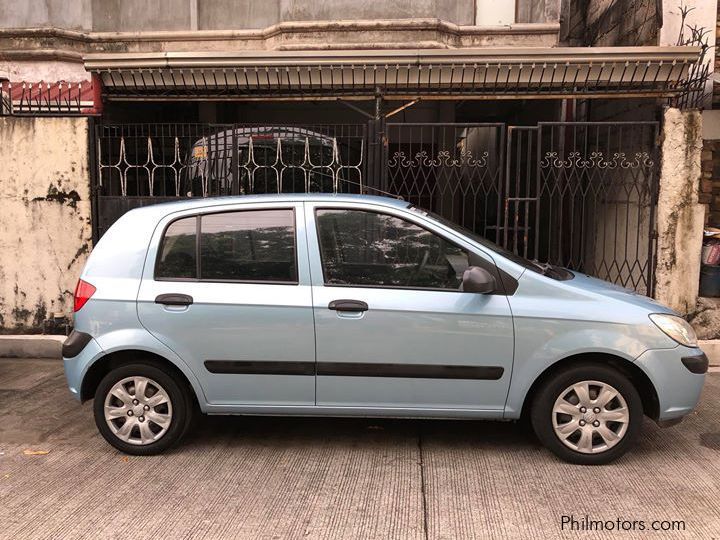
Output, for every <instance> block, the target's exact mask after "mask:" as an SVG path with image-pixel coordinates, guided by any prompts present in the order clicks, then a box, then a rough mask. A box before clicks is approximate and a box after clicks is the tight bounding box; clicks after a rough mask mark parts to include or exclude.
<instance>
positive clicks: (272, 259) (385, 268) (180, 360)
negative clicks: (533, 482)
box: [63, 194, 708, 464]
mask: <svg viewBox="0 0 720 540" xmlns="http://www.w3.org/2000/svg"><path fill="white" fill-rule="evenodd" d="M63 356H64V362H65V372H66V375H67V381H68V384H69V386H70V391H71V392H72V393H73V394H74V395H75V397H76V398H77V399H79V400H81V401H84V400H88V399H93V398H94V400H95V403H94V412H95V420H96V423H97V426H98V428H99V430H100V433H101V434H102V435H103V436H104V437H105V439H107V441H108V442H109V443H110V444H112V445H113V446H115V447H116V448H118V449H120V450H122V451H124V452H127V453H130V454H141V455H146V454H154V453H158V452H161V451H163V450H165V449H167V448H168V447H170V446H171V445H173V444H175V443H177V442H178V441H179V440H180V439H181V437H182V436H183V434H184V433H185V432H186V431H187V430H188V428H189V426H190V423H191V422H190V421H191V419H192V417H193V415H194V414H196V412H197V411H198V410H199V411H201V412H203V413H206V414H253V415H306V416H309V415H318V416H368V417H369V416H388V417H423V418H478V419H494V420H517V419H520V418H522V417H527V418H528V419H529V420H530V421H531V423H532V426H533V428H534V430H535V432H536V433H537V436H538V437H539V439H540V440H541V441H542V443H544V444H545V445H546V446H547V447H548V448H549V449H550V450H551V451H553V452H554V453H555V454H556V455H558V456H559V457H561V458H563V459H565V460H567V461H571V462H575V463H583V464H598V463H606V462H609V461H611V460H613V459H615V458H617V457H619V456H620V455H622V454H623V453H624V452H625V451H626V450H627V449H628V448H629V447H630V446H631V445H632V442H633V440H634V439H635V438H636V437H637V435H638V433H639V431H640V428H641V425H642V417H643V415H647V416H649V417H650V418H652V419H654V420H656V421H658V422H660V423H665V424H667V423H673V422H674V421H679V420H680V419H681V418H682V417H683V416H684V415H686V414H688V413H689V412H690V411H692V410H693V408H694V407H695V406H696V404H697V402H698V399H699V396H700V391H701V389H702V386H703V382H704V379H705V375H704V374H705V372H706V371H707V366H708V361H707V358H706V356H705V355H704V354H703V352H702V351H701V350H700V349H699V348H698V346H697V341H696V338H695V334H694V332H693V330H692V328H691V327H690V326H689V325H688V323H687V322H685V321H684V320H683V319H682V318H680V317H678V316H677V315H676V314H674V313H673V312H672V311H671V310H670V309H668V308H666V307H664V306H662V305H659V304H657V303H656V302H654V301H653V300H651V299H649V298H646V297H643V296H640V295H638V294H635V293H633V292H631V291H628V290H625V289H621V288H619V287H617V286H614V285H611V284H608V283H606V282H603V281H600V280H598V279H594V278H591V277H589V276H586V275H583V274H580V273H577V272H571V271H568V270H566V269H562V268H557V267H552V266H546V265H540V264H537V263H533V262H530V261H528V260H525V259H523V258H520V257H518V256H517V255H514V254H512V253H509V252H506V251H504V250H502V249H501V248H499V247H498V246H496V245H494V244H492V243H490V242H488V241H486V240H484V239H483V238H480V237H478V236H475V235H474V234H473V233H472V232H470V231H468V230H465V229H463V228H461V227H459V226H457V225H455V224H453V223H450V222H447V221H445V220H444V219H442V218H440V217H438V216H435V215H433V214H431V213H430V212H427V211H425V210H422V209H421V208H417V207H414V206H412V205H410V204H408V203H407V202H404V201H400V200H395V199H391V198H384V197H371V196H361V195H355V196H353V195H320V194H299V195H277V196H244V197H231V198H228V197H225V198H217V199H199V200H198V199H195V200H187V201H183V202H177V203H169V204H158V205H154V206H150V207H145V208H141V209H137V210H132V211H131V212H128V213H127V214H125V215H124V216H123V217H122V218H120V219H119V220H118V221H117V222H116V223H115V224H114V225H113V226H112V227H111V228H110V229H109V230H108V232H107V233H106V234H105V236H104V237H103V238H102V240H101V241H100V242H99V243H98V244H97V246H96V247H95V249H94V250H93V252H92V254H91V255H90V258H89V259H88V262H87V264H86V266H85V269H84V270H83V273H82V276H81V279H80V281H79V282H78V286H77V290H76V293H75V330H74V331H73V332H72V334H71V335H70V337H69V338H68V339H67V341H66V343H65V345H64V347H63Z"/></svg>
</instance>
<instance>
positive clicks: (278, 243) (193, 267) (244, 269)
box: [155, 209, 298, 284]
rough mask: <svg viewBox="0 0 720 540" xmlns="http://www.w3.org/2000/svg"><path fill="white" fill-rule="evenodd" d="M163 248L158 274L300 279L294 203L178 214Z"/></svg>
mask: <svg viewBox="0 0 720 540" xmlns="http://www.w3.org/2000/svg"><path fill="white" fill-rule="evenodd" d="M198 231H199V232H200V235H199V237H198ZM159 253H160V255H159V257H158V260H157V265H156V267H155V278H156V279H161V280H187V279H190V280H197V281H238V282H258V283H290V284H297V282H298V277H297V262H296V247H295V213H294V211H293V210H292V209H269V210H242V211H238V212H223V213H218V214H206V215H202V216H192V217H187V218H182V219H178V220H177V221H174V222H172V223H171V224H170V225H169V226H168V228H167V229H166V231H165V235H164V236H163V239H162V243H161V247H160V252H159Z"/></svg>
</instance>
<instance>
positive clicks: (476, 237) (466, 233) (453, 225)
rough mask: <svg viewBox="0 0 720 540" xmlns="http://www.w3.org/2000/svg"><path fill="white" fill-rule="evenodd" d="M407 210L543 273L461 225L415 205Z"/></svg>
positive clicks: (535, 263)
mask: <svg viewBox="0 0 720 540" xmlns="http://www.w3.org/2000/svg"><path fill="white" fill-rule="evenodd" d="M408 209H409V210H411V211H413V212H418V213H420V214H422V215H426V216H430V217H431V218H433V219H434V220H436V221H439V222H440V223H442V224H443V225H445V226H446V227H448V228H450V229H452V230H454V231H456V232H459V233H460V234H462V235H464V236H467V237H469V238H472V239H473V240H474V241H476V242H477V243H478V244H480V245H482V246H484V247H486V248H488V249H489V250H491V251H494V252H495V253H499V254H500V255H502V256H503V257H505V258H506V259H509V260H510V261H512V262H514V263H515V264H519V265H520V266H522V267H523V268H527V269H528V270H532V271H533V272H537V273H538V274H544V273H545V270H544V265H542V264H540V263H537V262H533V261H530V260H528V259H526V258H525V257H521V256H520V255H518V254H517V253H513V252H512V251H508V250H507V249H505V248H502V247H500V246H498V245H497V244H496V243H495V242H491V241H490V240H488V239H487V238H483V237H482V236H480V235H479V234H477V233H475V232H473V231H471V230H470V229H468V228H467V227H463V226H462V225H458V224H457V223H454V222H452V221H450V220H449V219H445V218H444V217H442V216H440V215H438V214H436V213H435V212H430V211H429V210H425V209H424V208H420V207H418V206H415V205H411V206H410V207H409V208H408Z"/></svg>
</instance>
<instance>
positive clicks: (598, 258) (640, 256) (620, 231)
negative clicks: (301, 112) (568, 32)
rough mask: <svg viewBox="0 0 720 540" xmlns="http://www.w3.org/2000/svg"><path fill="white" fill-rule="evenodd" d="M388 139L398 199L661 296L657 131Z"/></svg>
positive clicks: (434, 133)
mask: <svg viewBox="0 0 720 540" xmlns="http://www.w3.org/2000/svg"><path fill="white" fill-rule="evenodd" d="M387 131H388V136H387V139H388V141H389V142H388V153H387V156H388V157H387V178H386V184H385V185H386V186H387V189H388V191H390V192H391V193H394V194H398V195H400V196H401V197H403V198H405V199H407V200H409V201H411V202H413V203H415V204H417V205H418V206H423V207H425V208H427V209H429V210H432V211H434V212H436V213H438V214H441V215H443V216H444V217H446V218H448V219H451V220H453V221H455V222H457V223H459V224H460V225H463V226H465V227H467V228H469V229H472V230H474V231H475V232H477V233H479V234H481V235H483V236H484V237H486V238H488V239H490V240H492V241H494V242H496V243H498V244H500V245H501V246H503V247H505V248H506V249H509V250H512V251H515V252H516V253H519V254H521V255H523V256H525V257H527V258H529V259H536V260H538V261H541V262H547V263H550V264H554V265H558V266H563V267H567V268H571V269H575V270H579V271H582V272H585V273H588V274H591V275H594V276H597V277H600V278H602V279H606V280H608V281H612V282H614V283H618V284H620V285H623V286H625V287H629V288H633V289H635V290H637V291H639V292H642V293H646V294H652V292H653V290H652V289H653V271H654V258H655V205H656V198H657V183H658V174H657V163H658V159H657V156H656V142H657V136H658V124H657V123H656V122H627V123H623V122H613V123H609V122H572V123H561V122H548V123H541V124H538V125H537V126H505V125H504V124H487V123H478V124H388V125H387Z"/></svg>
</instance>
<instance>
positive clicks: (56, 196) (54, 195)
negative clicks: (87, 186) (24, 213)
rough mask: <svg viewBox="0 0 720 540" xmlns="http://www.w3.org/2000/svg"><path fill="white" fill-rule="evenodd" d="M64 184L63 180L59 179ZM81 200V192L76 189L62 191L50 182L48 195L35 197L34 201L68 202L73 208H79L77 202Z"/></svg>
mask: <svg viewBox="0 0 720 540" xmlns="http://www.w3.org/2000/svg"><path fill="white" fill-rule="evenodd" d="M58 182H59V183H60V184H62V181H61V180H60V181H58ZM79 200H80V194H79V193H78V192H77V191H75V190H74V189H72V190H70V191H60V190H59V189H58V188H56V187H55V186H54V185H52V184H50V186H49V187H48V191H47V195H45V196H44V197H35V198H34V199H33V201H54V202H59V203H63V204H65V203H67V205H68V206H70V207H71V208H77V203H78V201H79Z"/></svg>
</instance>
